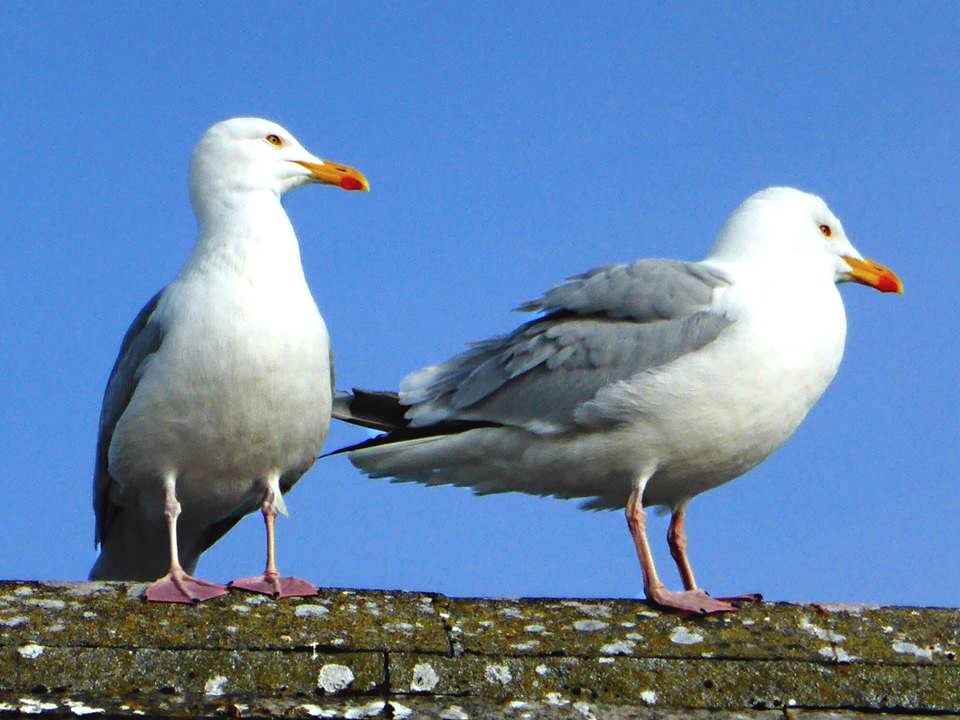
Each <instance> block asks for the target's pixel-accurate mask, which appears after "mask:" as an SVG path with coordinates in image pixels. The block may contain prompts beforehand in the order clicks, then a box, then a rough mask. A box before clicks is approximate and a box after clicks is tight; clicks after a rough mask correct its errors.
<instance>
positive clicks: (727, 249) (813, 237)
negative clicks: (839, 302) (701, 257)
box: [708, 187, 903, 293]
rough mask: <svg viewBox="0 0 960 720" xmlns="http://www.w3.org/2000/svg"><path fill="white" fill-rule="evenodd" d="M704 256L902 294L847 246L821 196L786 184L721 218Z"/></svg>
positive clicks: (781, 276)
mask: <svg viewBox="0 0 960 720" xmlns="http://www.w3.org/2000/svg"><path fill="white" fill-rule="evenodd" d="M708 259H709V260H710V261H712V262H715V263H717V264H720V265H723V266H725V267H729V268H730V269H731V270H732V271H736V270H737V269H743V270H746V269H747V268H749V269H750V270H751V271H758V272H763V273H767V274H769V275H770V276H771V277H772V278H774V279H777V280H778V281H782V282H786V283H789V282H791V280H792V279H795V280H798V281H799V282H801V283H803V282H815V281H817V280H822V281H826V282H834V283H838V282H848V281H852V282H857V283H861V284H863V285H868V286H870V287H872V288H875V289H877V290H879V291H880V292H896V293H902V292H903V283H901V282H900V278H898V277H897V276H896V274H895V273H894V272H893V271H892V270H890V269H889V268H887V267H884V266H883V265H880V264H879V263H876V262H873V261H872V260H867V259H866V258H864V257H863V255H861V254H860V252H859V251H858V250H857V249H856V248H855V247H854V246H853V244H852V243H851V242H850V240H849V239H848V238H847V233H846V231H844V229H843V224H842V223H841V222H840V219H839V218H838V217H837V216H836V215H834V214H833V212H832V211H831V210H830V208H829V207H828V206H827V204H826V203H825V202H824V201H823V199H822V198H820V197H818V196H816V195H813V194H811V193H807V192H803V191H802V190H797V189H795V188H790V187H770V188H767V189H766V190H761V191H760V192H758V193H755V194H753V195H751V196H750V197H749V198H747V199H746V200H745V201H744V202H743V204H742V205H741V206H740V207H739V208H737V209H736V210H735V211H734V212H733V214H732V215H731V216H730V218H729V219H728V220H727V222H726V224H725V225H724V227H723V229H722V230H721V231H720V235H719V236H718V237H717V241H716V243H715V244H714V246H713V249H712V250H711V251H710V255H709V258H708Z"/></svg>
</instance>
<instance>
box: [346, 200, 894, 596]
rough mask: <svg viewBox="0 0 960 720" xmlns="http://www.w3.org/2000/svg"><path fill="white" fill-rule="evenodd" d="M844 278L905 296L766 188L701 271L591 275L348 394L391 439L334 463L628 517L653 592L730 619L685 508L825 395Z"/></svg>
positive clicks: (835, 359)
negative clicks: (656, 556)
mask: <svg viewBox="0 0 960 720" xmlns="http://www.w3.org/2000/svg"><path fill="white" fill-rule="evenodd" d="M848 280H852V281H854V282H859V283H863V284H865V285H869V286H871V287H874V288H876V289H877V290H880V291H881V292H898V293H899V292H902V285H901V283H900V280H899V279H898V278H897V276H896V275H894V274H893V272H891V271H890V270H888V269H887V268H885V267H883V266H881V265H878V264H876V263H873V262H871V261H869V260H864V259H863V257H862V256H861V255H860V253H859V252H857V250H856V249H855V248H854V247H853V245H851V244H850V241H849V240H847V236H846V234H845V233H844V231H843V226H842V225H841V224H840V221H839V220H838V219H837V218H836V216H835V215H834V214H833V213H832V212H831V211H830V209H829V208H828V207H827V205H826V203H824V201H823V200H821V199H820V198H819V197H816V196H815V195H810V194H807V193H804V192H801V191H799V190H794V189H792V188H785V187H774V188H769V189H767V190H763V191H761V192H758V193H757V194H755V195H753V196H752V197H750V198H748V199H747V200H746V201H745V202H744V203H743V205H741V206H740V208H739V209H737V210H736V212H734V213H733V215H732V216H731V217H730V218H729V220H728V221H727V223H726V225H725V226H724V228H723V230H722V231H721V233H720V235H719V237H718V239H717V241H716V244H715V245H714V247H713V250H712V251H711V252H710V255H709V256H708V257H707V259H706V260H704V261H702V262H698V263H690V262H679V261H672V260H639V261H637V262H634V263H632V264H630V265H610V266H606V267H602V268H598V269H595V270H592V271H590V272H588V273H586V274H584V275H579V276H576V277H574V278H571V279H570V280H569V281H568V282H566V283H564V284H563V285H560V286H558V287H555V288H553V289H552V290H549V291H548V292H547V293H546V294H545V295H544V296H543V297H542V298H540V299H539V300H534V301H532V302H528V303H526V304H524V305H522V306H521V308H520V309H521V310H526V311H533V312H540V313H542V314H541V315H540V317H538V318H536V319H534V320H531V321H530V322H528V323H526V324H524V325H521V326H520V327H519V328H517V329H516V330H514V331H513V332H512V333H510V334H509V335H506V336H503V337H496V338H493V339H490V340H484V341H482V342H479V343H476V344H475V345H473V347H472V348H471V349H470V350H468V351H467V352H465V353H463V354H461V355H458V356H456V357H454V358H453V359H451V360H449V361H447V362H445V363H441V364H439V365H433V366H430V367H427V368H424V369H423V370H419V371H417V372H414V373H412V374H410V375H408V376H407V377H406V378H405V379H404V380H403V382H402V384H401V390H400V393H399V395H397V394H395V393H369V392H363V391H355V392H354V394H353V395H347V394H342V395H340V396H338V398H337V401H336V402H335V404H334V405H335V406H334V416H335V417H338V418H340V419H344V420H347V421H349V422H353V423H356V424H359V425H365V426H367V427H372V428H375V429H379V430H385V431H387V433H386V434H385V435H381V436H379V437H376V438H373V439H372V440H368V441H366V442H363V443H360V444H358V445H354V446H352V447H349V448H344V449H343V450H342V451H337V452H349V453H350V460H351V461H352V462H353V464H354V465H356V466H357V467H358V468H360V469H361V470H363V471H364V472H365V473H367V474H368V475H370V476H371V477H393V478H396V479H397V480H400V481H415V482H421V483H425V484H427V485H439V484H452V485H463V486H471V487H473V488H474V490H475V491H476V492H478V493H496V492H507V491H520V492H526V493H532V494H537V495H554V496H556V497H561V498H571V497H587V498H593V499H592V500H590V501H589V502H588V503H587V504H586V505H585V507H587V508H617V507H626V515H627V524H628V527H629V529H630V534H631V535H632V537H633V541H634V545H635V547H636V551H637V555H638V556H639V559H640V566H641V569H642V571H643V585H644V590H645V592H646V596H647V598H649V599H650V600H651V601H653V602H654V603H656V604H657V605H660V606H662V607H666V608H674V609H677V610H681V611H687V612H700V613H711V612H729V611H733V610H735V608H734V606H733V605H731V604H730V603H728V602H724V601H722V600H717V599H713V598H711V597H710V596H708V595H707V594H706V593H705V592H704V591H703V590H700V589H699V588H698V587H697V584H696V581H695V579H694V576H693V570H692V569H691V566H690V563H689V561H688V559H687V553H686V544H687V543H686V535H685V532H684V516H685V511H686V507H687V504H688V503H689V502H690V499H691V498H692V497H693V496H695V495H697V494H698V493H701V492H703V491H704V490H709V489H710V488H712V487H716V486H717V485H720V484H722V483H725V482H727V481H729V480H732V479H734V478H736V477H737V476H739V475H742V474H743V473H745V472H746V471H747V470H749V469H750V468H752V467H753V466H755V465H756V464H757V463H759V462H761V461H762V460H763V459H764V458H766V457H767V456H768V455H770V453H772V452H773V451H774V450H776V449H777V448H778V447H779V446H780V445H781V444H782V443H783V442H784V441H785V440H786V439H787V438H788V437H789V436H790V435H791V433H793V431H794V430H795V429H796V428H797V426H798V425H799V424H800V422H801V421H802V420H803V418H804V416H805V415H806V414H807V411H809V410H810V408H811V407H812V406H813V404H814V403H815V402H816V401H817V399H818V398H819V397H820V395H821V394H822V393H823V391H824V390H825V389H826V388H827V385H829V383H830V381H831V380H832V379H833V376H834V375H835V374H836V372H837V368H838V366H839V364H840V358H841V356H842V355H843V345H844V339H845V336H846V316H845V314H844V308H843V303H842V301H841V299H840V294H839V292H838V291H837V287H836V283H838V282H844V281H848ZM645 506H663V507H666V508H668V509H670V510H671V511H672V513H673V516H672V519H671V522H670V529H669V533H668V536H667V540H668V543H669V546H670V551H671V553H672V555H673V557H674V559H675V561H676V564H677V568H678V569H679V571H680V576H681V578H682V580H683V585H684V591H683V592H671V591H669V590H667V589H666V587H665V586H664V585H663V583H662V582H661V581H660V579H659V577H658V576H657V572H656V569H655V568H654V564H653V556H652V554H651V552H650V546H649V543H648V541H647V537H646V519H645V514H644V510H643V508H644V507H645Z"/></svg>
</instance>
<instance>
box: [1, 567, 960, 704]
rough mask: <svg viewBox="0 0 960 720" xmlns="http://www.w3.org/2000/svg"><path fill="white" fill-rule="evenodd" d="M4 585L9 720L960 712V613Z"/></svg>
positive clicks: (4, 693) (4, 688)
mask: <svg viewBox="0 0 960 720" xmlns="http://www.w3.org/2000/svg"><path fill="white" fill-rule="evenodd" d="M143 589H144V586H143V585H139V584H127V583H74V584H64V583H31V582H0V717H21V716H22V717H26V716H27V715H31V716H32V715H36V714H45V715H47V716H54V717H76V716H80V715H93V716H100V717H133V716H138V717H147V718H157V717H201V718H207V717H211V718H212V717H245V718H246V717H249V718H259V717H278V716H282V717H344V718H347V717H353V718H364V717H384V718H388V717H392V718H403V717H410V718H446V719H447V720H450V719H457V718H462V719H464V720H465V719H466V718H472V719H479V718H577V719H578V720H583V719H585V718H613V719H615V720H616V719H619V718H663V719H666V718H675V717H676V718H707V717H710V718H721V719H722V718H735V717H736V718H783V717H796V718H807V719H812V718H852V717H863V716H864V715H880V714H884V713H896V714H897V715H898V716H899V717H901V718H902V717H904V716H907V717H909V716H915V717H932V716H939V717H943V716H944V715H949V714H957V715H960V659H958V657H957V656H958V654H960V611H958V610H949V609H936V608H878V607H859V606H844V607H832V606H818V605H807V606H804V605H787V604H773V603H755V604H751V605H745V606H744V607H743V609H742V611H741V612H740V613H738V614H736V615H726V616H714V617H708V618H696V617H683V616H677V615H669V614H665V613H661V612H659V611H656V610H652V609H651V608H650V607H649V606H647V605H646V604H644V603H641V602H633V601H623V600H555V599H524V600H489V599H460V598H448V597H445V596H442V595H434V594H425V593H402V592H381V591H360V590H324V591H322V592H321V594H320V595H319V596H318V597H316V598H307V599H293V600H286V601H282V602H275V601H273V600H271V599H268V598H266V597H263V596H257V595H250V594H246V593H236V594H231V595H229V596H227V597H224V598H219V599H217V600H214V601H212V602H209V603H204V604H202V605H197V606H192V607H191V606H169V605H147V604H145V603H144V602H143V601H142V600H141V595H142V592H143Z"/></svg>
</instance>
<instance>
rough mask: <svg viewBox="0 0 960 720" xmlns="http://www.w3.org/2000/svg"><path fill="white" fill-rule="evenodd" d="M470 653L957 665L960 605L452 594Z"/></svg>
mask: <svg viewBox="0 0 960 720" xmlns="http://www.w3.org/2000/svg"><path fill="white" fill-rule="evenodd" d="M448 608H449V612H450V615H451V618H450V623H451V626H452V628H453V632H454V635H455V639H456V641H457V643H459V645H460V646H461V647H462V648H463V649H464V650H465V651H468V652H477V653H484V654H489V653H507V654H510V655H516V656H525V655H550V654H556V653H564V654H572V655H580V656H628V657H662V658H670V657H689V658H709V657H716V658H723V657H732V658H745V659H747V658H748V659H758V660H761V659H780V658H783V659H794V660H805V661H813V662H826V663H848V662H860V661H864V662H880V661H884V662H895V663H898V664H901V663H902V664H934V665H938V664H942V665H952V666H956V665H957V664H958V660H957V658H958V655H960V637H958V633H960V611H957V610H942V609H924V610H917V609H914V608H875V609H871V608H857V607H851V608H845V609H824V608H822V607H821V606H817V605H810V606H800V605H787V604H774V603H746V604H743V605H741V610H740V612H738V613H736V614H725V615H713V616H708V617H695V616H689V615H687V616H684V615H676V614H669V613H664V612H660V611H657V610H653V609H652V608H651V607H650V606H649V605H648V604H646V603H643V602H635V601H624V600H593V601H586V600H553V599H523V600H488V599H451V600H449V601H448Z"/></svg>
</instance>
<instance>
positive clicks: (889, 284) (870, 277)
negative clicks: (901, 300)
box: [843, 255, 903, 295]
mask: <svg viewBox="0 0 960 720" xmlns="http://www.w3.org/2000/svg"><path fill="white" fill-rule="evenodd" d="M843 261H844V262H845V263H846V264H847V265H849V266H850V272H849V273H847V275H846V277H847V279H848V280H853V281H854V282H858V283H860V284H861V285H869V286H870V287H872V288H875V289H876V290H879V291H880V292H895V293H897V294H898V295H903V283H902V282H900V278H898V277H897V274H896V273H895V272H893V270H891V269H890V268H888V267H885V266H883V265H881V264H880V263H875V262H873V260H867V259H863V260H860V259H859V258H855V257H848V256H846V255H844V256H843Z"/></svg>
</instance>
